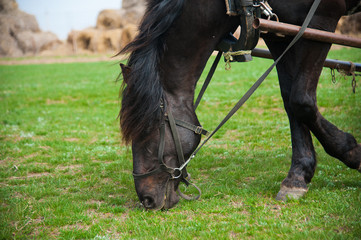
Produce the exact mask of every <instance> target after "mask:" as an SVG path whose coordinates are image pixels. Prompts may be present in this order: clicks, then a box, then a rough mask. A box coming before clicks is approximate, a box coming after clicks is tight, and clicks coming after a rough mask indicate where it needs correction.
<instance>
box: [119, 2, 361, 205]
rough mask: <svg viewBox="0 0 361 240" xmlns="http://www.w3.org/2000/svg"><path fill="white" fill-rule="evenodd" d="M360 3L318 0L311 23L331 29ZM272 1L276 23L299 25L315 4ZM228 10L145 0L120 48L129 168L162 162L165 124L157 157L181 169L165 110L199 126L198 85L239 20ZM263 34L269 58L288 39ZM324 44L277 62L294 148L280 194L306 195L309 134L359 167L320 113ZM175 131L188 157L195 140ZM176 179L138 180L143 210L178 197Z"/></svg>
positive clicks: (352, 145)
mask: <svg viewBox="0 0 361 240" xmlns="http://www.w3.org/2000/svg"><path fill="white" fill-rule="evenodd" d="M359 2H360V1H341V0H333V1H327V3H326V1H324V3H322V2H321V5H320V6H319V9H318V10H317V12H316V14H315V16H314V18H313V20H312V21H311V23H310V27H314V28H318V29H322V30H327V31H334V29H335V28H336V25H337V22H338V20H339V18H340V17H341V16H342V15H343V14H344V13H345V12H346V11H348V10H349V9H350V8H352V7H354V6H355V5H357V4H358V3H359ZM269 3H270V5H271V6H272V8H273V9H274V12H275V13H277V14H278V16H279V18H280V20H281V21H284V22H288V23H293V24H297V25H301V24H302V22H303V19H304V18H305V16H306V14H307V12H308V9H309V8H310V5H311V4H312V1H311V0H303V1H298V2H297V3H292V2H290V1H286V0H282V1H280V0H278V1H272V0H269ZM330 10H332V11H330ZM225 13H226V9H225V4H224V1H222V0H214V1H212V3H209V0H199V1H190V0H184V1H176V0H162V1H155V0H150V1H148V7H147V11H146V15H145V17H144V19H143V21H142V23H141V25H140V33H139V34H138V36H137V37H136V39H135V40H134V41H133V42H132V43H131V44H130V45H128V46H127V47H126V48H125V49H124V50H123V52H131V55H130V58H129V61H128V66H122V69H123V77H124V82H125V83H126V87H125V88H124V89H123V92H122V96H123V99H122V110H121V112H120V121H121V127H122V131H123V135H124V139H125V140H126V142H131V143H132V152H133V171H134V173H136V174H144V173H147V172H150V171H152V170H154V169H157V168H159V167H160V166H159V162H158V160H157V158H159V156H158V152H159V144H160V133H159V132H160V130H159V126H160V125H162V124H165V137H164V138H165V146H164V153H163V156H161V158H163V161H164V163H165V164H166V165H168V166H171V167H179V160H178V161H177V154H176V146H175V141H173V136H172V133H171V129H170V127H169V126H168V124H167V123H166V122H165V120H164V119H165V115H166V114H167V111H168V112H169V111H171V113H172V114H173V115H174V118H176V119H179V120H182V121H185V122H188V123H192V124H193V125H196V126H198V125H199V122H198V119H197V116H196V114H195V109H194V106H193V99H194V91H195V86H196V83H197V81H198V79H199V77H200V75H201V73H202V71H203V69H204V67H205V65H206V63H207V60H208V58H209V56H210V55H211V54H212V52H213V50H214V49H215V47H216V46H217V44H218V43H219V42H220V41H221V40H222V39H223V38H224V37H225V36H226V34H227V33H229V32H233V31H234V30H235V29H236V27H237V26H238V24H239V19H238V18H237V17H229V16H227V15H226V14H225ZM295 13H297V14H295ZM264 39H265V41H266V44H267V45H268V47H269V49H270V51H271V53H272V55H273V57H274V58H277V57H278V56H279V55H280V54H281V53H282V52H283V50H284V48H286V46H287V44H288V42H289V41H290V39H289V38H287V37H286V38H284V39H282V40H279V39H275V38H274V37H272V36H264ZM329 48H330V44H325V43H318V42H313V41H309V40H304V39H301V40H299V41H298V42H297V43H296V46H294V47H293V48H291V49H290V51H289V52H288V53H287V54H286V55H285V56H284V58H283V60H281V61H280V62H279V64H278V65H277V71H278V75H279V83H280V87H281V94H282V97H283V100H284V106H285V109H286V112H287V114H288V117H289V120H290V127H291V136H292V151H293V155H292V165H291V169H290V171H289V174H288V176H287V177H286V179H285V180H284V181H283V183H282V185H281V191H280V193H279V194H278V197H279V198H281V199H282V198H285V197H286V196H287V195H294V196H301V195H303V194H304V193H305V192H306V191H307V183H309V182H310V181H311V179H312V177H313V174H314V170H315V167H316V154H315V151H314V147H313V144H312V139H311V135H310V131H312V132H313V133H314V134H315V136H316V137H317V138H318V139H319V140H320V142H321V143H322V145H323V146H324V148H325V150H326V151H327V152H328V153H329V154H330V155H332V156H334V157H336V158H338V159H340V160H341V161H343V162H344V163H345V164H346V165H347V166H349V167H351V168H355V169H358V168H360V163H361V146H360V145H358V144H357V142H356V140H355V139H354V138H353V137H352V135H350V134H348V133H344V132H342V131H340V130H338V129H337V128H336V127H335V126H334V125H332V124H331V123H329V122H328V121H327V120H325V119H324V118H323V117H322V116H321V114H320V113H319V111H318V110H317V104H316V103H317V101H316V88H317V82H318V78H319V75H320V73H321V70H322V65H323V62H324V60H325V58H326V56H327V53H328V51H329ZM295 56H297V57H295ZM307 59H313V60H314V61H307ZM163 101H164V106H163V107H161V103H162V102H163ZM177 130H178V134H179V138H180V141H181V146H182V149H183V153H184V156H185V158H189V157H190V155H191V154H192V152H193V151H194V150H195V148H196V147H197V145H198V144H199V141H200V137H199V135H196V134H194V133H193V132H192V131H189V130H188V129H185V128H182V127H178V128H177ZM179 182H180V180H179V179H170V177H169V174H168V173H166V172H160V173H158V174H155V175H151V176H147V177H146V178H141V179H136V180H135V187H136V191H137V194H138V197H139V199H140V201H141V202H142V203H143V205H144V206H145V207H146V208H149V209H161V208H166V209H167V208H171V207H173V206H174V205H175V204H176V203H177V202H178V201H179V196H178V195H177V193H176V190H177V188H178V185H179Z"/></svg>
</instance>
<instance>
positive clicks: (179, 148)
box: [168, 109, 188, 179]
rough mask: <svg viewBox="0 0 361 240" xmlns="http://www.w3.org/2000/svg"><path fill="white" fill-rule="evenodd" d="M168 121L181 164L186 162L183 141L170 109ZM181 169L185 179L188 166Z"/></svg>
mask: <svg viewBox="0 0 361 240" xmlns="http://www.w3.org/2000/svg"><path fill="white" fill-rule="evenodd" d="M168 121H169V126H170V129H171V132H172V135H173V139H174V144H175V148H176V151H177V157H178V163H179V165H180V166H181V165H183V164H184V163H185V160H184V154H183V149H182V144H181V141H180V138H179V135H178V130H177V127H176V123H175V120H174V117H173V114H172V111H171V110H170V109H169V111H168ZM181 171H182V177H183V179H185V178H186V177H187V176H188V173H187V170H186V168H183V169H182V170H181Z"/></svg>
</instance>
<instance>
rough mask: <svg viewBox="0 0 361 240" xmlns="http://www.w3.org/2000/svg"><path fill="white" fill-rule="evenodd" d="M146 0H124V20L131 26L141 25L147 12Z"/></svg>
mask: <svg viewBox="0 0 361 240" xmlns="http://www.w3.org/2000/svg"><path fill="white" fill-rule="evenodd" d="M145 6H146V4H145V0H123V1H122V9H123V10H124V13H123V15H122V18H124V19H126V20H127V22H128V23H130V24H136V25H137V24H139V22H140V20H141V19H142V17H143V15H144V12H145Z"/></svg>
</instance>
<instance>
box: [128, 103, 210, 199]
mask: <svg viewBox="0 0 361 240" xmlns="http://www.w3.org/2000/svg"><path fill="white" fill-rule="evenodd" d="M160 108H161V109H162V112H163V117H162V120H161V124H160V127H159V134H160V142H159V146H158V163H159V167H158V168H156V169H154V170H152V171H149V172H146V173H135V172H133V177H134V179H135V180H137V179H142V178H146V177H149V176H152V175H156V174H159V173H164V172H165V173H168V174H169V180H172V179H180V180H181V181H182V182H183V183H185V184H186V185H187V186H188V185H190V184H191V183H190V182H189V174H188V172H187V169H186V166H187V164H188V163H189V161H190V160H191V158H189V159H188V160H187V161H186V160H185V159H184V154H183V149H182V145H181V141H180V138H179V134H178V130H177V126H179V127H183V128H185V129H188V130H190V131H192V132H194V133H195V134H197V135H205V136H209V132H208V131H206V130H205V129H203V127H202V126H196V125H194V124H191V123H188V122H185V121H182V120H179V119H175V118H174V117H173V114H172V111H171V109H168V108H167V106H166V101H165V100H164V98H163V99H162V100H161V103H160ZM167 122H168V124H169V126H170V130H171V134H172V136H173V141H174V144H175V148H176V152H177V162H178V166H179V167H175V168H174V167H170V166H168V165H167V164H166V163H165V162H164V146H165V126H166V123H167ZM191 185H193V186H194V184H191ZM195 187H196V186H195ZM196 188H197V187H196ZM197 189H198V188H197ZM180 195H181V196H182V194H180ZM182 197H184V195H183V196H182ZM184 198H186V197H184Z"/></svg>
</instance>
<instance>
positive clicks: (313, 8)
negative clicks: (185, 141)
mask: <svg viewBox="0 0 361 240" xmlns="http://www.w3.org/2000/svg"><path fill="white" fill-rule="evenodd" d="M320 2H321V0H315V1H314V2H313V4H312V6H311V8H310V10H309V12H308V14H307V16H306V18H305V21H304V22H303V24H302V26H301V28H300V30H299V32H298V33H297V35H296V36H295V37H294V38H293V40H292V41H291V43H290V44H289V45H288V46H287V47H286V49H285V50H284V51H283V53H282V54H281V55H280V56H279V57H278V58H277V60H276V61H274V63H273V64H272V65H271V66H270V67H269V68H268V69H267V70H266V71H265V73H263V75H262V76H261V77H260V78H259V79H258V80H257V81H256V82H255V83H254V84H253V86H252V87H251V88H250V89H249V90H248V91H247V92H246V93H245V94H244V95H243V97H242V98H241V99H240V100H239V101H238V102H237V104H236V105H235V106H234V107H233V108H232V110H231V111H230V112H229V113H228V114H227V115H226V117H225V118H224V119H223V120H222V121H221V122H220V123H219V125H218V126H217V127H216V128H215V130H214V131H213V132H212V133H211V134H210V135H209V136H208V137H207V138H206V139H205V140H204V141H203V142H202V144H201V145H200V146H199V147H198V148H197V149H196V150H195V151H194V152H193V154H192V155H191V157H190V158H189V159H188V160H187V162H189V161H190V160H191V159H193V158H194V157H195V155H196V154H197V153H198V151H199V150H200V149H201V148H202V147H203V146H204V145H205V144H206V143H207V142H208V140H209V139H210V138H211V137H212V136H213V135H214V134H215V133H216V132H217V131H218V130H219V129H220V128H221V127H222V126H223V125H224V124H225V123H226V122H227V121H228V120H229V119H230V118H231V117H232V116H233V115H234V114H235V113H236V112H237V111H238V110H239V109H240V107H242V105H243V104H244V103H245V102H246V101H247V100H248V99H249V98H250V97H251V96H252V94H253V93H254V92H255V91H256V89H257V88H258V87H259V86H260V85H261V84H262V82H263V81H264V80H265V79H266V77H267V76H268V75H269V73H270V72H271V71H272V69H273V68H274V67H275V66H276V65H277V63H278V62H279V61H280V60H281V59H282V57H283V56H284V55H285V54H286V52H287V51H288V50H289V49H290V48H291V47H292V46H293V45H294V44H295V43H296V42H297V41H298V40H299V39H300V38H301V37H302V35H303V33H304V32H305V30H306V28H307V26H308V24H309V23H310V21H311V19H312V17H313V15H314V14H315V12H316V10H317V7H318V5H319V4H320Z"/></svg>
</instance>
